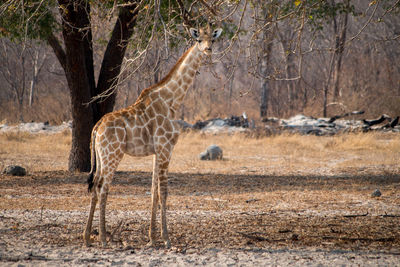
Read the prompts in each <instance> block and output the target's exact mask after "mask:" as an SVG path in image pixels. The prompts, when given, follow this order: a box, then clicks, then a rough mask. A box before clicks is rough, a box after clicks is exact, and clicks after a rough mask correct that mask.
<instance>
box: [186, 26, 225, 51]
mask: <svg viewBox="0 0 400 267" xmlns="http://www.w3.org/2000/svg"><path fill="white" fill-rule="evenodd" d="M221 32H222V29H221V28H218V29H215V30H212V29H211V26H210V25H209V24H208V25H207V27H205V28H201V29H199V30H197V29H194V28H190V34H191V35H192V37H193V38H194V39H195V40H196V41H197V42H198V47H199V49H200V51H202V52H203V53H205V54H206V55H208V56H209V55H211V53H212V44H213V43H214V41H215V40H216V39H217V38H218V37H219V36H220V35H221Z"/></svg>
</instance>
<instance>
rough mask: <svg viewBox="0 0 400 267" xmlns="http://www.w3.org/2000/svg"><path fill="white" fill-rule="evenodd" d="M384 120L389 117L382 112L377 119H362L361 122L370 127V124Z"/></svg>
mask: <svg viewBox="0 0 400 267" xmlns="http://www.w3.org/2000/svg"><path fill="white" fill-rule="evenodd" d="M385 120H391V118H390V117H389V116H388V115H386V114H383V115H382V116H380V117H379V118H378V119H374V120H365V119H363V120H362V122H363V123H364V124H365V125H366V126H368V127H371V126H374V125H377V124H379V123H382V122H384V121H385Z"/></svg>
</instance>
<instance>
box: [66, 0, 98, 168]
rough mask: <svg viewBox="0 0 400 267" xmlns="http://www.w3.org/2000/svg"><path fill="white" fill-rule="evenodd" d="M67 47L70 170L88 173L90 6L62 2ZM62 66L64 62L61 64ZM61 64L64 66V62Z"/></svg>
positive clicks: (91, 122)
mask: <svg viewBox="0 0 400 267" xmlns="http://www.w3.org/2000/svg"><path fill="white" fill-rule="evenodd" d="M59 4H60V9H59V10H60V14H61V17H62V34H63V39H64V45H65V59H66V60H65V69H64V70H65V74H66V77H67V82H68V87H69V89H70V99H71V108H72V144H71V151H70V154H69V162H68V169H69V171H89V169H90V156H89V155H90V150H89V143H90V134H91V130H92V127H93V125H94V120H93V114H94V112H93V106H94V105H93V104H87V103H89V102H90V100H91V97H92V95H91V92H94V87H95V84H94V72H93V54H92V50H91V42H92V40H91V32H90V21H89V18H88V16H89V14H90V6H89V4H88V3H85V2H74V1H61V0H60V1H59ZM60 63H61V62H60ZM61 64H62V63H61Z"/></svg>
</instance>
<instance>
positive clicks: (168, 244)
mask: <svg viewBox="0 0 400 267" xmlns="http://www.w3.org/2000/svg"><path fill="white" fill-rule="evenodd" d="M164 246H165V248H171V241H169V240H167V241H164Z"/></svg>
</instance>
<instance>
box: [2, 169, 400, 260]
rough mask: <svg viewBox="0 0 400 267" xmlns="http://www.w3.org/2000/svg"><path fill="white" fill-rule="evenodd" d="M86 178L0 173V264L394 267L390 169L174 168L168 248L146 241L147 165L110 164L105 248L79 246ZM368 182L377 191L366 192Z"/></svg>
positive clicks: (396, 194) (398, 214)
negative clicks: (129, 168)
mask: <svg viewBox="0 0 400 267" xmlns="http://www.w3.org/2000/svg"><path fill="white" fill-rule="evenodd" d="M85 180H86V176H85V175H82V174H69V173H67V172H64V171H49V172H33V173H29V174H28V175H27V176H25V177H13V176H7V175H1V176H0V233H1V234H0V236H1V238H0V265H2V266H10V265H11V266H38V265H42V266H59V265H64V266H80V265H85V266H88V265H106V266H119V265H129V266H143V265H144V266H176V265H178V266H191V265H210V266H213V265H214V266H232V265H234V266H236V265H238V266H265V265H272V266H287V265H295V266H304V265H310V266H318V265H324V266H337V265H357V266H359V265H362V266H377V265H379V266H400V175H399V174H397V173H381V174H365V173H363V174H360V175H357V174H354V172H352V173H351V174H348V175H346V174H341V175H338V176H334V175H333V176H318V175H299V176H279V175H273V176H268V175H248V174H233V175H229V174H213V173H208V174H190V173H185V174H178V173H171V174H170V180H169V192H170V195H169V199H168V209H169V211H168V226H169V231H170V237H171V242H172V245H173V247H172V248H171V249H168V250H166V249H164V248H162V247H161V242H160V244H159V245H160V246H159V247H156V248H146V243H147V241H148V238H147V230H148V226H149V208H150V207H149V204H150V203H149V202H150V193H149V191H150V184H151V173H149V172H117V174H116V177H115V180H114V185H113V187H112V192H111V194H110V196H109V202H108V211H107V227H108V231H109V235H110V236H109V238H110V242H109V247H108V248H106V249H103V248H100V246H99V243H98V242H97V238H98V231H97V223H98V217H97V213H96V215H95V221H94V225H95V229H94V230H93V233H92V237H93V239H94V240H95V243H94V246H93V247H91V248H85V247H83V246H82V238H81V233H82V231H83V228H84V224H85V222H86V216H87V209H88V204H89V196H88V194H87V193H86V185H85ZM376 188H379V189H380V191H381V192H382V196H381V197H378V198H377V197H372V196H371V193H372V192H373V190H375V189H376Z"/></svg>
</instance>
